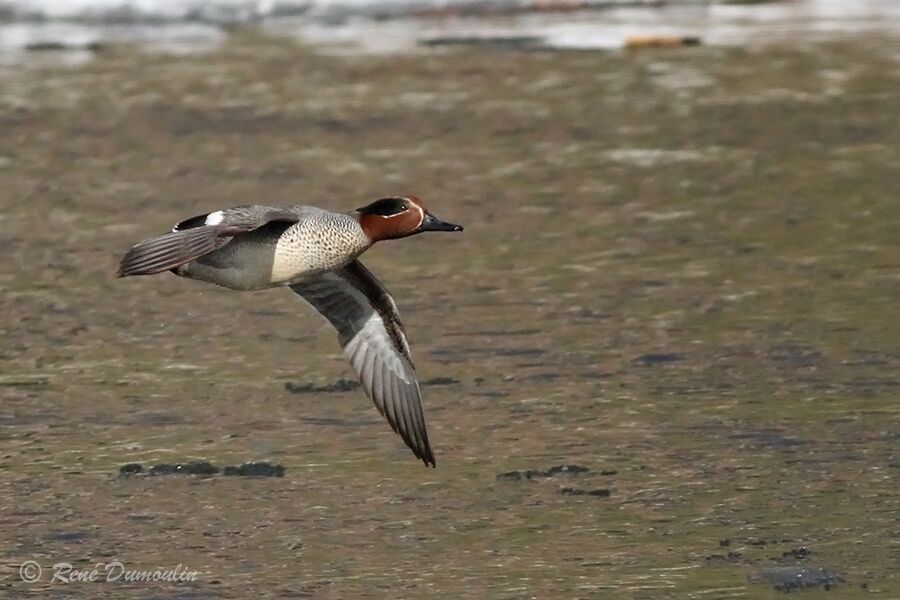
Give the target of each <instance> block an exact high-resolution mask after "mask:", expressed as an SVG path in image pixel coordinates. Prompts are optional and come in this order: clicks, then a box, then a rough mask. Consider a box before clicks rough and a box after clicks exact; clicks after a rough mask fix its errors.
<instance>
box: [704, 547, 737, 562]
mask: <svg viewBox="0 0 900 600" xmlns="http://www.w3.org/2000/svg"><path fill="white" fill-rule="evenodd" d="M741 556H742V554H741V553H740V552H735V551H734V550H730V551H729V552H728V554H709V555H707V556H704V557H703V560H706V561H709V562H712V561H726V562H734V561H736V560H738V559H740V558H741Z"/></svg>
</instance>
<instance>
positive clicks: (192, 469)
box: [147, 460, 219, 475]
mask: <svg viewBox="0 0 900 600" xmlns="http://www.w3.org/2000/svg"><path fill="white" fill-rule="evenodd" d="M218 472H219V467H215V466H213V465H211V464H210V463H209V462H207V461H205V460H199V461H191V462H189V463H184V464H182V463H178V464H174V465H170V464H167V463H160V464H158V465H153V466H152V467H150V470H149V471H147V474H148V475H215V474H216V473H218Z"/></svg>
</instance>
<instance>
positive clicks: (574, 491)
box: [559, 487, 610, 498]
mask: <svg viewBox="0 0 900 600" xmlns="http://www.w3.org/2000/svg"><path fill="white" fill-rule="evenodd" d="M559 493H560V494H562V495H564V496H596V497H598V498H609V493H610V492H609V490H608V489H606V488H601V489H596V490H580V489H578V488H570V487H564V488H560V490H559Z"/></svg>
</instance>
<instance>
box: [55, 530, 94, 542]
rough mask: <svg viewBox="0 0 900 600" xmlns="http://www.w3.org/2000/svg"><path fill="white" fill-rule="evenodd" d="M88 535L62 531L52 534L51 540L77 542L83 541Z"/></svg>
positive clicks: (80, 532) (79, 532)
mask: <svg viewBox="0 0 900 600" xmlns="http://www.w3.org/2000/svg"><path fill="white" fill-rule="evenodd" d="M87 536H88V534H86V533H84V532H83V531H63V532H60V533H54V534H53V535H52V536H50V537H51V538H53V539H54V540H57V541H60V542H77V541H79V540H83V539H84V538H86V537H87Z"/></svg>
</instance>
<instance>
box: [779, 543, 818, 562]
mask: <svg viewBox="0 0 900 600" xmlns="http://www.w3.org/2000/svg"><path fill="white" fill-rule="evenodd" d="M810 554H812V552H810V551H809V549H807V548H806V547H805V546H800V547H799V548H792V549H791V550H788V551H787V552H782V553H781V556H782V557H784V558H796V559H797V560H803V559H804V558H806V557H807V556H809V555H810Z"/></svg>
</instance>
